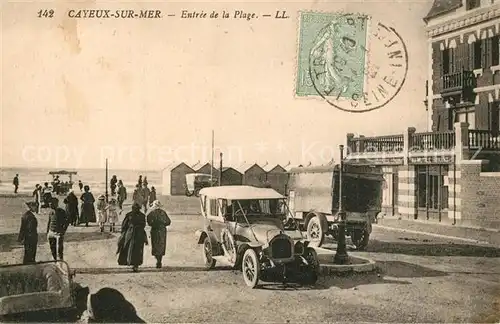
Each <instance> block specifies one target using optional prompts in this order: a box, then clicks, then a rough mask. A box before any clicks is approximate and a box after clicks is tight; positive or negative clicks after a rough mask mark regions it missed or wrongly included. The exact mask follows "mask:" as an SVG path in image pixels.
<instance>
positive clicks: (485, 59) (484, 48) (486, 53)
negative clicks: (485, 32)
mask: <svg viewBox="0 0 500 324" xmlns="http://www.w3.org/2000/svg"><path fill="white" fill-rule="evenodd" d="M489 40H490V39H489V38H485V39H481V47H482V48H481V67H482V68H488V67H489V65H488V61H489V60H488V57H489V51H488V44H489Z"/></svg>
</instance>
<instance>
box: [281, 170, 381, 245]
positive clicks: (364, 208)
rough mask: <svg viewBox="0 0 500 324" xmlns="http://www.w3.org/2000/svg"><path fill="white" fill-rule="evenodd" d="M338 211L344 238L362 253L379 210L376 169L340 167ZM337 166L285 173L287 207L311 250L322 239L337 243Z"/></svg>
mask: <svg viewBox="0 0 500 324" xmlns="http://www.w3.org/2000/svg"><path fill="white" fill-rule="evenodd" d="M342 167H343V169H342V170H343V172H342V196H343V200H342V207H343V208H342V209H343V211H344V212H345V215H346V217H345V229H346V232H345V233H346V236H349V237H350V238H351V241H352V243H353V245H354V246H355V247H356V249H357V250H364V249H365V248H366V247H367V245H368V242H369V239H370V234H371V232H372V223H373V222H374V221H375V220H376V217H377V215H378V214H379V213H380V211H381V206H382V190H383V185H384V177H383V173H382V169H381V167H379V166H364V165H352V164H346V163H343V166H342ZM339 181H340V165H339V164H336V165H328V166H312V167H298V168H293V169H291V170H290V171H289V179H288V186H287V196H288V206H289V209H290V212H291V214H292V215H293V217H294V220H295V221H296V222H298V224H299V226H300V227H301V229H302V231H306V232H307V237H308V239H309V240H310V242H311V243H310V245H311V246H317V247H320V246H322V245H323V244H324V242H325V236H331V237H332V238H333V239H334V240H335V241H336V240H337V239H338V225H339V223H340V222H341V221H342V220H341V217H340V214H339V184H340V182H339Z"/></svg>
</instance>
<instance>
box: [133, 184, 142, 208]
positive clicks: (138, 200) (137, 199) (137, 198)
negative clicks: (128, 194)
mask: <svg viewBox="0 0 500 324" xmlns="http://www.w3.org/2000/svg"><path fill="white" fill-rule="evenodd" d="M142 194H143V191H142V188H141V187H140V186H139V184H137V185H136V186H135V190H134V193H133V194H132V200H133V203H134V204H138V205H139V206H141V207H142V204H143V202H144V197H143V196H142Z"/></svg>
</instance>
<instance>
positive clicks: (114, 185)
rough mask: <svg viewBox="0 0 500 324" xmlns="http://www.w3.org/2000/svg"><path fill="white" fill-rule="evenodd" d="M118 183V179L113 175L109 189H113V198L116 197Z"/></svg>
mask: <svg viewBox="0 0 500 324" xmlns="http://www.w3.org/2000/svg"><path fill="white" fill-rule="evenodd" d="M117 182H118V180H117V179H116V175H113V176H112V177H111V180H110V182H109V187H110V189H111V196H114V195H115V193H116V183H117Z"/></svg>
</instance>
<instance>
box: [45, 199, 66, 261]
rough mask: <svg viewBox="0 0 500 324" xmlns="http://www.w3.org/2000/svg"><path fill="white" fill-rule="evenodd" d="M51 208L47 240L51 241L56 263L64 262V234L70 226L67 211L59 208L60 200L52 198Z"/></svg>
mask: <svg viewBox="0 0 500 324" xmlns="http://www.w3.org/2000/svg"><path fill="white" fill-rule="evenodd" d="M50 207H51V208H52V210H51V211H50V213H49V221H48V223H47V240H48V241H49V246H50V251H51V252H52V257H53V258H54V260H55V261H57V260H58V257H59V260H63V252H64V234H65V233H66V230H67V229H68V226H69V221H68V217H67V215H66V211H65V210H64V209H62V208H59V199H57V198H52V200H51V203H50Z"/></svg>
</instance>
